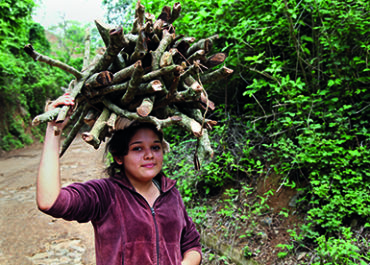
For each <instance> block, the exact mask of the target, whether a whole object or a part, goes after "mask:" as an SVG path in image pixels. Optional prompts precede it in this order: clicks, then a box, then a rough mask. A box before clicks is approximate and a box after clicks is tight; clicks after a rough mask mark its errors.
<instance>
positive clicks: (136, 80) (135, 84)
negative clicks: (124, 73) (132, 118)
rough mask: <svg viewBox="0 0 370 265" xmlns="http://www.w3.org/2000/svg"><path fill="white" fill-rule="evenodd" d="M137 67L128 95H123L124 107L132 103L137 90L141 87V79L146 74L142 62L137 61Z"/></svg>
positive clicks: (128, 88)
mask: <svg viewBox="0 0 370 265" xmlns="http://www.w3.org/2000/svg"><path fill="white" fill-rule="evenodd" d="M135 65H136V67H135V70H134V72H133V73H132V77H131V79H130V81H129V84H128V87H127V90H126V93H125V94H124V95H123V97H122V99H121V103H122V105H126V104H128V103H130V101H131V100H132V99H133V98H134V96H135V90H136V88H137V87H138V86H139V85H140V82H141V78H142V76H143V73H144V69H143V66H142V65H141V61H137V62H136V63H135Z"/></svg>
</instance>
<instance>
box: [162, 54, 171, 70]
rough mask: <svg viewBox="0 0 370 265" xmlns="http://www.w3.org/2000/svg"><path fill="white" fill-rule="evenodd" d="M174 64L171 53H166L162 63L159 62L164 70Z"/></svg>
mask: <svg viewBox="0 0 370 265" xmlns="http://www.w3.org/2000/svg"><path fill="white" fill-rule="evenodd" d="M172 64H173V61H172V54H171V53H170V52H164V53H163V55H162V57H161V59H160V61H159V67H160V68H163V67H166V66H170V65H172Z"/></svg>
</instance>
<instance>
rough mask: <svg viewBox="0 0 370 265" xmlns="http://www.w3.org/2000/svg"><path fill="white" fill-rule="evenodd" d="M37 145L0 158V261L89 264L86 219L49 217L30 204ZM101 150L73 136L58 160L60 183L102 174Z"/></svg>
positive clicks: (91, 246)
mask: <svg viewBox="0 0 370 265" xmlns="http://www.w3.org/2000/svg"><path fill="white" fill-rule="evenodd" d="M41 149H42V145H41V144H34V145H32V146H29V147H26V148H24V149H20V150H14V151H11V152H9V153H5V154H1V156H0V235H1V237H0V265H27V264H52V265H59V264H69V265H70V264H77V265H80V264H86V265H89V264H95V252H94V235H93V233H94V232H93V229H92V226H91V224H90V223H87V224H79V223H77V222H66V221H63V220H60V219H55V218H52V217H50V216H48V215H45V214H43V213H41V212H40V211H39V210H38V209H37V207H36V203H35V191H36V187H35V181H36V174H37V170H38V163H39V161H40V156H41ZM103 152H104V150H103V148H100V149H99V150H98V151H97V150H94V149H93V148H92V147H91V146H89V145H88V144H86V143H85V142H83V141H82V140H81V138H80V137H76V139H75V141H74V143H73V144H72V145H71V146H70V148H69V149H68V150H67V152H66V154H65V155H64V157H63V158H62V160H61V172H62V183H63V185H66V184H69V183H72V182H82V181H86V180H89V179H93V178H99V177H102V176H103V175H102V170H103V169H104V165H103V162H102V157H103Z"/></svg>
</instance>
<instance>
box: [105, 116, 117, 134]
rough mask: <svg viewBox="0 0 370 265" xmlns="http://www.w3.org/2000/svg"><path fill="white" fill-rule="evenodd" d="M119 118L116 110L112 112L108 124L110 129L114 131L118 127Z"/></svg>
mask: <svg viewBox="0 0 370 265" xmlns="http://www.w3.org/2000/svg"><path fill="white" fill-rule="evenodd" d="M117 119H118V115H117V114H116V113H114V112H112V113H111V114H110V117H109V119H108V121H107V126H108V130H109V131H114V130H115V129H116V121H117Z"/></svg>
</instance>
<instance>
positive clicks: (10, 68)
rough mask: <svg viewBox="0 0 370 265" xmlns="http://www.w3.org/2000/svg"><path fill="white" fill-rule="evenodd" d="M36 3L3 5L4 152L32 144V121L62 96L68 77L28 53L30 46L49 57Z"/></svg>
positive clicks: (0, 89) (0, 122) (0, 93)
mask: <svg viewBox="0 0 370 265" xmlns="http://www.w3.org/2000/svg"><path fill="white" fill-rule="evenodd" d="M33 7H34V2H33V1H31V0H25V1H15V0H5V1H1V3H0V11H1V12H0V32H1V34H0V139H1V146H0V148H1V149H4V150H10V149H12V148H19V147H22V146H24V145H25V144H29V143H30V142H31V141H32V140H31V135H36V136H39V132H38V131H37V130H35V129H34V130H31V129H29V128H30V126H29V124H30V119H31V118H32V117H33V116H35V115H37V114H39V113H41V112H42V111H43V107H44V105H45V100H46V99H47V98H55V97H56V95H58V94H60V90H59V89H60V87H61V86H62V85H65V83H66V81H65V80H66V77H67V76H66V75H65V74H64V73H62V71H60V70H58V69H53V68H51V67H47V66H45V65H42V66H41V65H40V64H37V63H35V62H33V61H32V59H31V58H30V57H29V56H28V55H27V54H25V52H24V51H23V49H22V47H23V46H24V45H25V44H27V43H32V45H33V46H34V47H35V48H37V49H38V51H40V52H42V53H46V54H48V52H49V51H50V45H49V43H48V41H47V40H46V37H45V33H44V29H43V28H42V27H41V26H40V25H39V24H37V23H34V22H33V21H32V19H31V12H32V8H33Z"/></svg>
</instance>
